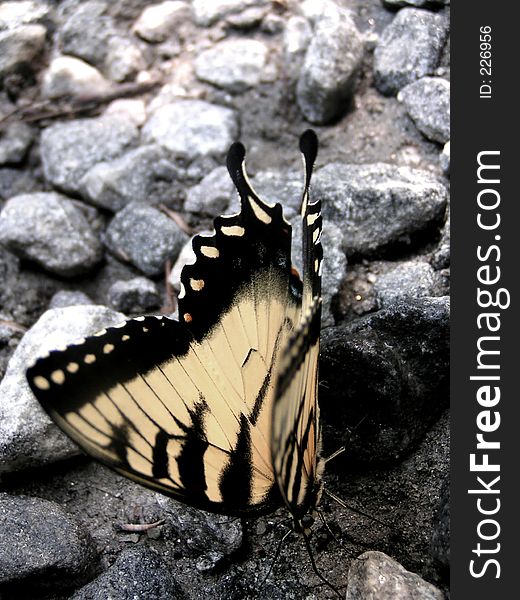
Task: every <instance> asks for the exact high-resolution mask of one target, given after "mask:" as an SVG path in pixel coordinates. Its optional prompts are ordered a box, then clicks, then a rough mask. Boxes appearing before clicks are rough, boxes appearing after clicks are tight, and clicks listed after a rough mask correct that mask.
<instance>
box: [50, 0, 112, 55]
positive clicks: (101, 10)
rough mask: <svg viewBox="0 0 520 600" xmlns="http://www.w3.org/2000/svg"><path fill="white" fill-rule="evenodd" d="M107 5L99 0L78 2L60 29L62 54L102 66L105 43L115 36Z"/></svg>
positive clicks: (105, 49) (106, 44)
mask: <svg viewBox="0 0 520 600" xmlns="http://www.w3.org/2000/svg"><path fill="white" fill-rule="evenodd" d="M107 13H108V5H107V3H106V2H103V1H101V0H90V1H87V2H80V3H78V4H77V6H75V7H74V9H73V10H72V11H71V12H70V14H69V15H68V16H67V18H66V20H65V22H64V23H63V25H62V26H61V28H60V29H59V36H58V40H59V45H60V47H61V51H62V52H63V54H72V56H77V57H78V58H82V59H83V60H86V61H87V62H89V63H91V64H93V65H96V66H102V65H103V62H104V60H105V57H106V53H107V49H108V41H109V39H110V37H111V36H112V35H113V34H114V33H115V27H114V21H113V19H112V17H110V16H109V15H108V14H107Z"/></svg>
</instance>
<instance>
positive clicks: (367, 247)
mask: <svg viewBox="0 0 520 600" xmlns="http://www.w3.org/2000/svg"><path fill="white" fill-rule="evenodd" d="M313 190H314V193H315V194H316V195H318V196H320V197H321V199H322V201H323V209H322V210H323V215H324V217H325V218H328V219H330V220H332V221H334V222H336V223H338V224H340V225H341V227H342V230H343V247H344V249H345V251H346V252H347V255H371V254H374V253H376V252H377V253H381V252H383V251H385V249H386V247H387V246H389V245H392V244H395V243H410V236H412V235H413V234H416V233H418V232H421V231H424V230H425V229H427V228H429V227H431V226H432V225H434V224H436V223H437V222H439V221H440V220H441V219H442V217H443V216H444V212H445V208H446V202H447V197H448V192H447V190H446V187H445V186H444V185H443V184H442V183H441V182H440V181H439V180H438V179H436V178H435V177H434V176H433V175H431V174H430V173H429V172H428V171H422V170H419V169H410V168H409V167H396V166H393V165H388V164H384V163H376V164H369V165H347V164H343V163H331V164H329V165H327V166H325V167H323V168H322V169H319V170H318V171H317V172H316V175H315V176H314V179H313Z"/></svg>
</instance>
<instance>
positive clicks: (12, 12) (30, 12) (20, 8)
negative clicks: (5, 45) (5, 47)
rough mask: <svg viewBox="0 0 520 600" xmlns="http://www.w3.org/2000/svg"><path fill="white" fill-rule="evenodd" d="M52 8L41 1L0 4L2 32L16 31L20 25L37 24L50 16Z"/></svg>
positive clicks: (25, 0) (0, 29)
mask: <svg viewBox="0 0 520 600" xmlns="http://www.w3.org/2000/svg"><path fill="white" fill-rule="evenodd" d="M50 10H51V9H50V6H49V5H48V4H46V3H43V2H40V1H39V0H38V1H36V2H33V1H32V0H24V1H23V2H18V1H12V0H11V1H10V2H2V3H1V4H0V31H2V30H4V29H15V28H16V27H20V25H27V24H28V23H37V22H39V21H42V20H44V19H45V17H47V16H48V15H49V12H50Z"/></svg>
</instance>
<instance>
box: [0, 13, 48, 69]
mask: <svg viewBox="0 0 520 600" xmlns="http://www.w3.org/2000/svg"><path fill="white" fill-rule="evenodd" d="M46 35H47V30H46V29H45V27H43V25H37V24H34V25H21V26H20V27H16V28H15V29H11V30H9V29H8V30H6V31H0V79H1V78H2V77H3V76H5V75H7V74H9V73H12V72H13V71H15V70H17V69H19V68H21V67H27V66H32V65H33V61H34V60H35V59H36V57H37V56H38V55H39V54H41V52H42V51H43V48H44V46H45V36H46Z"/></svg>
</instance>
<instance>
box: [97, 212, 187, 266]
mask: <svg viewBox="0 0 520 600" xmlns="http://www.w3.org/2000/svg"><path fill="white" fill-rule="evenodd" d="M187 239H188V236H187V235H186V234H185V233H184V232H183V231H181V230H180V229H179V227H178V226H177V225H176V224H175V223H174V222H173V221H172V220H171V219H170V218H168V217H167V216H166V215H165V214H163V213H162V212H160V211H159V210H157V209H156V208H154V207H152V206H147V205H145V204H141V203H139V202H132V203H131V204H128V205H127V206H126V207H125V208H123V210H120V211H119V212H118V213H117V214H116V216H115V217H114V218H113V219H112V221H111V223H110V225H109V226H108V229H107V232H106V240H105V241H106V245H107V246H108V248H109V249H110V250H112V252H114V254H116V256H119V257H123V258H126V259H128V260H129V261H130V262H131V263H132V264H133V265H134V266H135V267H137V268H138V269H139V270H140V271H142V272H143V273H144V274H145V275H148V276H157V275H161V274H162V273H163V272H164V265H165V262H166V260H168V259H170V260H172V261H174V260H175V259H176V258H177V256H178V254H179V252H180V251H181V248H182V246H183V245H184V243H185V242H186V240H187Z"/></svg>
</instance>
